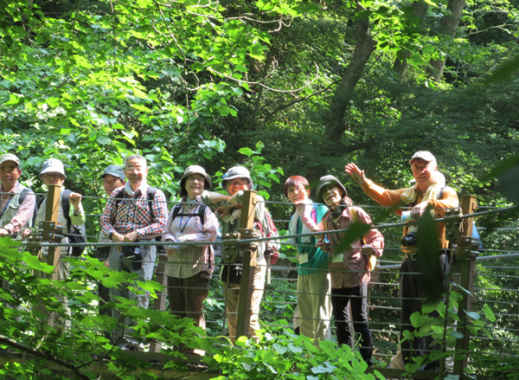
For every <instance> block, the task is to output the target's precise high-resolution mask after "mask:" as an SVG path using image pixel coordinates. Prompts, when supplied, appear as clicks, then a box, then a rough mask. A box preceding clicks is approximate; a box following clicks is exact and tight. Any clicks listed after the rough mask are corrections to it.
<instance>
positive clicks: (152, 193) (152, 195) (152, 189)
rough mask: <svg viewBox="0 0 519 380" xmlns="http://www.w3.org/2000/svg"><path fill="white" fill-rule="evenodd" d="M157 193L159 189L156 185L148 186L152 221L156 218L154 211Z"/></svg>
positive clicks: (147, 196)
mask: <svg viewBox="0 0 519 380" xmlns="http://www.w3.org/2000/svg"><path fill="white" fill-rule="evenodd" d="M155 194H157V189H156V188H155V187H151V186H148V191H147V193H146V198H148V210H149V211H150V215H151V220H152V221H153V219H154V218H155V215H154V213H153V200H154V199H155Z"/></svg>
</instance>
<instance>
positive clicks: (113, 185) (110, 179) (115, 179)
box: [96, 165, 125, 315]
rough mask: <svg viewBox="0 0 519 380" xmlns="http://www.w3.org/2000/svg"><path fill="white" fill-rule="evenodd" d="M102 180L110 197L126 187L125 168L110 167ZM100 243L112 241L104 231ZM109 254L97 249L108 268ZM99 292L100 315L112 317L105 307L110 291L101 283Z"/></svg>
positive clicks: (100, 233) (107, 248) (98, 256)
mask: <svg viewBox="0 0 519 380" xmlns="http://www.w3.org/2000/svg"><path fill="white" fill-rule="evenodd" d="M101 179H102V180H103V188H104V190H105V194H106V195H107V196H108V197H109V196H110V195H111V194H112V193H113V191H114V190H115V189H117V188H119V187H121V186H124V183H125V181H124V171H123V167H122V166H119V165H108V166H107V167H106V169H105V170H104V171H103V174H102V175H101ZM98 241H100V242H103V241H110V238H109V237H108V236H106V235H105V234H103V231H102V230H101V231H100V232H99V239H98ZM109 253H110V247H98V248H97V249H96V257H97V258H98V259H99V260H103V261H105V265H106V266H108V260H107V259H108V255H109ZM97 290H98V293H99V297H100V298H101V300H102V301H103V303H102V304H100V308H99V313H100V314H107V315H110V314H111V311H110V310H107V309H106V308H104V307H103V304H106V303H107V302H109V301H110V294H109V289H108V288H105V287H104V286H103V285H102V284H101V283H99V284H98V288H97Z"/></svg>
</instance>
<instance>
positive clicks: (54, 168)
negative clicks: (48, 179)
mask: <svg viewBox="0 0 519 380" xmlns="http://www.w3.org/2000/svg"><path fill="white" fill-rule="evenodd" d="M46 173H58V174H61V175H62V176H63V177H66V175H65V167H64V166H63V162H61V161H60V160H58V159H57V158H49V159H48V160H47V161H45V162H44V163H43V167H42V168H41V172H40V176H42V175H43V174H46Z"/></svg>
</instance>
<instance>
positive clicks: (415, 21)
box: [393, 0, 428, 81]
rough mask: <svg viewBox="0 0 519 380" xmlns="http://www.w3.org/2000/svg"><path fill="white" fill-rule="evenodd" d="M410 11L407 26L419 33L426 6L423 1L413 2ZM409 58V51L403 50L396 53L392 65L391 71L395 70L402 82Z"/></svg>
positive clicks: (405, 77) (405, 74)
mask: <svg viewBox="0 0 519 380" xmlns="http://www.w3.org/2000/svg"><path fill="white" fill-rule="evenodd" d="M410 8H411V10H410V14H409V24H410V25H412V26H411V27H412V28H413V29H414V30H417V31H419V30H420V29H422V25H423V22H424V18H425V14H426V13H427V9H428V5H427V3H426V2H425V1H423V0H418V1H415V2H414V3H413V4H412V5H411V7H410ZM410 56H411V52H410V51H409V49H407V48H404V49H402V50H400V51H399V52H398V53H397V57H396V60H395V63H394V65H393V70H395V71H396V72H397V73H398V74H399V75H400V78H401V80H402V81H406V80H407V77H408V74H407V68H408V65H407V59H408V58H409V57H410Z"/></svg>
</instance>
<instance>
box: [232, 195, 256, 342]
mask: <svg viewBox="0 0 519 380" xmlns="http://www.w3.org/2000/svg"><path fill="white" fill-rule="evenodd" d="M255 211H256V193H255V192H254V191H246V192H245V194H244V195H243V198H242V205H241V216H240V232H241V233H240V239H247V238H251V237H252V234H251V233H252V228H253V227H254V216H255ZM240 251H241V252H240V253H241V258H242V262H243V272H242V276H241V280H240V295H239V298H238V310H237V312H238V321H237V327H236V334H237V336H249V324H250V298H251V292H252V279H253V276H252V275H251V274H252V270H251V261H252V262H253V264H255V262H256V252H255V251H253V249H252V247H251V245H250V244H249V245H248V246H247V247H244V248H240Z"/></svg>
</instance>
